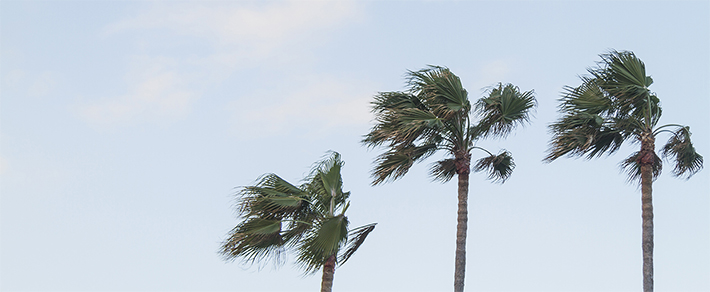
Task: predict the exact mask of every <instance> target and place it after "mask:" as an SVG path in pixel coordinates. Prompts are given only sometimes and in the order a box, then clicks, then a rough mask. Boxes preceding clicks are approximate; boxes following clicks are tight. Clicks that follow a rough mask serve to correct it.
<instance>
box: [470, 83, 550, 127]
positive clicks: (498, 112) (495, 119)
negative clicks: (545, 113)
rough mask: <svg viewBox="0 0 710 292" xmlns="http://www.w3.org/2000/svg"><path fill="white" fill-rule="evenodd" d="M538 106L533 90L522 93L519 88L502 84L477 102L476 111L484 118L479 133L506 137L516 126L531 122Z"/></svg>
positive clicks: (480, 123) (479, 125)
mask: <svg viewBox="0 0 710 292" xmlns="http://www.w3.org/2000/svg"><path fill="white" fill-rule="evenodd" d="M536 106H537V100H536V99H535V95H534V94H533V91H532V90H530V91H526V92H520V89H519V88H518V87H517V86H514V85H512V84H505V85H504V84H502V83H500V84H498V86H497V87H494V88H492V89H491V90H490V92H489V95H488V97H485V98H481V99H479V100H478V102H476V111H477V112H478V113H479V114H480V115H481V116H482V118H481V120H480V121H479V123H478V129H479V132H480V133H481V134H482V135H484V136H488V135H493V136H497V137H505V136H506V135H508V134H509V133H510V132H511V131H512V130H513V129H514V128H515V126H516V125H524V124H525V123H527V122H529V121H530V113H531V111H532V110H533V109H534V108H535V107H536Z"/></svg>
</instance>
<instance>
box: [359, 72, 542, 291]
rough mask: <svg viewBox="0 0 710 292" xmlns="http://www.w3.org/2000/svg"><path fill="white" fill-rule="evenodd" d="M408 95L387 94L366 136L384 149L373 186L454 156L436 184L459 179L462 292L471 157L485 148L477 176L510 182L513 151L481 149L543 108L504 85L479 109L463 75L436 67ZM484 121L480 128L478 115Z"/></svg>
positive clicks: (440, 165) (442, 164)
mask: <svg viewBox="0 0 710 292" xmlns="http://www.w3.org/2000/svg"><path fill="white" fill-rule="evenodd" d="M408 76H409V79H408V82H407V85H408V87H409V90H408V91H407V92H381V93H379V94H378V95H376V96H375V100H374V101H373V102H372V111H373V113H374V114H375V121H376V124H375V126H373V127H372V129H371V130H370V132H369V133H368V134H367V135H365V138H364V139H363V140H362V142H363V144H365V145H367V146H369V147H377V146H384V147H385V148H387V151H386V152H385V153H383V154H381V155H379V156H378V157H377V159H376V161H375V168H374V170H373V177H374V180H373V184H380V183H383V182H385V181H389V180H395V179H398V178H400V177H402V176H403V175H405V174H406V173H407V172H408V171H409V168H411V167H412V165H413V164H414V163H415V162H418V161H422V160H424V159H425V158H427V157H429V156H431V155H432V154H434V153H435V152H437V151H439V150H442V151H444V153H445V154H446V155H447V157H446V158H445V159H443V160H440V161H437V162H435V163H434V164H432V166H431V169H430V173H431V175H432V177H433V178H434V179H435V180H439V181H441V182H446V181H449V180H451V179H452V178H453V177H454V176H455V175H456V176H458V180H459V184H458V216H457V222H458V223H457V231H456V260H455V272H454V290H455V291H463V286H464V274H465V268H466V230H467V226H468V225H467V224H468V223H467V222H468V209H467V208H468V205H467V204H468V203H467V202H468V178H469V173H470V171H471V151H472V150H473V149H479V150H483V151H485V152H486V153H487V154H488V156H486V157H484V158H482V159H480V160H478V161H477V163H476V164H475V165H474V167H473V170H474V171H486V172H487V173H488V177H489V178H490V179H492V180H494V181H500V182H503V181H505V180H506V179H507V178H508V177H509V176H510V174H511V173H512V170H513V168H514V167H515V163H513V159H512V157H511V155H510V153H509V152H507V151H505V150H503V151H501V152H499V153H498V154H493V153H491V152H489V151H488V150H485V149H483V148H481V147H477V146H475V142H476V141H477V140H479V139H482V138H485V137H498V138H501V137H504V136H506V135H507V134H509V133H510V132H511V131H512V130H513V128H515V126H517V125H521V124H524V123H526V122H528V121H529V113H530V111H531V110H532V109H533V108H534V107H535V106H536V100H535V97H534V96H533V92H532V91H527V92H520V90H519V89H518V87H516V86H513V85H511V84H505V85H504V84H498V86H496V87H493V88H491V89H490V90H489V92H488V96H487V97H485V98H481V99H480V100H478V102H476V104H475V105H472V104H471V102H470V101H469V99H468V92H467V91H466V89H464V88H463V86H462V85H461V80H460V79H459V77H458V76H456V75H454V74H453V73H451V71H449V69H448V68H444V67H437V66H430V67H429V68H426V69H423V70H420V71H409V72H408ZM472 112H475V113H476V114H477V115H478V117H479V120H478V122H476V123H474V122H472V120H471V114H472Z"/></svg>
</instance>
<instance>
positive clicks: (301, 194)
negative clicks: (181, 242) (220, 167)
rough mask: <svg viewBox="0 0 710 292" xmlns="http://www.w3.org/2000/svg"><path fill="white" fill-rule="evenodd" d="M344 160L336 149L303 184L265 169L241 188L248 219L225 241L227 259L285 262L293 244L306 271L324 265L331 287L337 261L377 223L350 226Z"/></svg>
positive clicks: (324, 283) (243, 211)
mask: <svg viewBox="0 0 710 292" xmlns="http://www.w3.org/2000/svg"><path fill="white" fill-rule="evenodd" d="M343 164H344V163H343V161H342V160H341V159H340V155H339V154H338V153H336V152H331V153H330V154H329V156H327V157H326V158H324V159H323V160H322V161H320V162H317V163H316V164H315V165H314V166H313V169H312V170H311V173H310V174H309V175H308V177H307V178H306V179H305V180H304V183H303V184H301V185H300V186H294V185H292V184H291V183H289V182H287V181H285V180H284V179H282V178H281V177H279V176H277V175H275V174H266V175H264V176H262V177H261V178H260V179H259V180H258V182H257V184H256V185H254V186H247V187H244V188H242V189H241V191H240V192H239V196H238V198H239V200H238V205H237V206H238V212H239V214H240V216H241V217H242V218H244V220H243V221H242V222H241V223H239V224H238V225H237V226H236V227H235V228H234V229H232V231H230V232H229V238H227V240H225V241H224V242H223V244H222V248H221V250H220V253H221V254H222V256H223V257H224V258H225V260H234V259H236V258H242V259H243V260H244V261H246V262H250V263H254V262H255V261H262V260H268V259H274V260H276V262H277V263H281V262H282V255H283V253H284V252H285V251H287V250H292V251H295V252H296V254H297V259H296V261H297V263H298V265H300V267H301V268H302V269H304V270H305V272H306V273H307V274H309V273H315V272H316V271H318V270H319V269H321V267H322V268H323V279H322V281H321V291H323V292H325V291H331V289H332V287H333V276H334V274H335V266H336V265H342V264H344V263H345V262H346V261H347V260H348V259H349V258H350V256H352V255H353V253H355V251H356V250H357V249H358V248H359V247H360V245H362V243H363V242H364V241H365V238H366V237H367V235H368V234H370V232H372V230H374V229H375V225H376V223H373V224H368V225H365V226H361V227H358V228H354V229H350V228H348V223H349V221H348V217H346V216H345V211H347V209H348V207H349V206H350V203H349V201H348V197H350V192H343V189H342V187H343V180H342V178H341V175H340V170H341V168H342V167H343Z"/></svg>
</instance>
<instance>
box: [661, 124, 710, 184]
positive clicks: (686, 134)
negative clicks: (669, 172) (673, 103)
mask: <svg viewBox="0 0 710 292" xmlns="http://www.w3.org/2000/svg"><path fill="white" fill-rule="evenodd" d="M690 135H691V134H690V127H682V128H680V129H678V130H677V131H676V132H675V133H674V135H673V136H672V137H671V138H670V139H669V140H668V143H666V145H665V146H663V149H662V150H661V155H662V156H663V157H664V158H672V159H674V160H675V161H674V162H675V163H674V168H673V175H675V176H678V177H681V176H685V178H686V179H689V178H690V177H691V176H693V175H694V174H696V173H697V172H698V171H700V170H701V169H702V168H703V156H702V155H700V154H698V152H696V151H695V147H693V143H692V142H691V141H690Z"/></svg>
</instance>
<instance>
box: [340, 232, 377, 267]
mask: <svg viewBox="0 0 710 292" xmlns="http://www.w3.org/2000/svg"><path fill="white" fill-rule="evenodd" d="M375 225H377V223H372V224H368V225H365V226H360V227H358V228H355V229H353V230H351V231H350V233H349V234H348V242H347V244H346V247H345V252H343V253H342V254H341V255H340V257H339V258H338V264H339V265H343V264H345V262H346V261H347V260H348V259H350V257H351V256H352V255H353V254H354V253H355V252H356V251H357V249H358V248H360V246H361V245H362V244H363V243H364V242H365V238H367V236H368V235H369V234H370V232H372V231H373V230H375Z"/></svg>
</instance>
